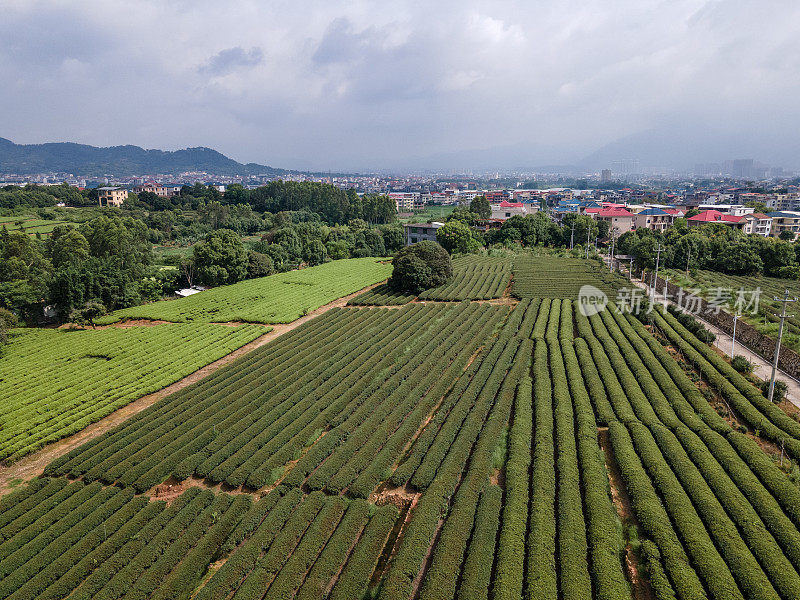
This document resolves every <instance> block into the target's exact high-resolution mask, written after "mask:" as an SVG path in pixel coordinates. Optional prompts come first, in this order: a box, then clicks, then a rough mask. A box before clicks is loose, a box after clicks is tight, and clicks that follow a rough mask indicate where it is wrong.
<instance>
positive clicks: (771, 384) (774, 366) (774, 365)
mask: <svg viewBox="0 0 800 600" xmlns="http://www.w3.org/2000/svg"><path fill="white" fill-rule="evenodd" d="M772 299H773V300H775V301H776V302H783V310H782V311H781V324H780V326H779V327H778V343H777V344H776V345H775V356H774V357H773V359H772V376H771V377H770V378H769V396H768V397H767V399H768V400H769V401H770V403H771V402H772V395H773V394H774V393H775V371H777V370H778V356H779V355H780V352H781V337H783V322H784V321H785V320H786V317H787V316H791V315H787V314H786V305H787V304H788V303H789V302H797V298H789V290H788V289H787V290H786V291H785V292H784V295H783V298H778V297H777V296H773V297H772Z"/></svg>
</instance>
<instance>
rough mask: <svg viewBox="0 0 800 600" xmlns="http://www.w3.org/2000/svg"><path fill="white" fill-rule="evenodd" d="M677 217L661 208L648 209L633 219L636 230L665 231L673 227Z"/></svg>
mask: <svg viewBox="0 0 800 600" xmlns="http://www.w3.org/2000/svg"><path fill="white" fill-rule="evenodd" d="M674 220H675V217H674V216H673V215H671V214H669V213H668V212H667V211H665V210H663V209H661V208H646V209H644V210H642V211H639V212H638V213H636V215H635V216H634V218H633V228H634V229H642V228H646V229H652V230H653V231H664V230H666V229H668V228H669V227H672V223H673V221H674Z"/></svg>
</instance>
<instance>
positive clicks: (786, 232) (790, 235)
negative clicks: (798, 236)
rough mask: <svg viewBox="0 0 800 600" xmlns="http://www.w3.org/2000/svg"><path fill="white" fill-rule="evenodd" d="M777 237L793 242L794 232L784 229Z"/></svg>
mask: <svg viewBox="0 0 800 600" xmlns="http://www.w3.org/2000/svg"><path fill="white" fill-rule="evenodd" d="M778 239H779V240H783V241H786V242H793V241H794V233H792V232H791V231H789V230H784V231H781V232H780V233H779V234H778Z"/></svg>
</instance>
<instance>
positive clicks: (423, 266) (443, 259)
mask: <svg viewBox="0 0 800 600" xmlns="http://www.w3.org/2000/svg"><path fill="white" fill-rule="evenodd" d="M392 265H393V266H394V272H393V273H392V276H391V277H390V278H389V286H390V287H391V288H392V289H394V290H402V291H407V292H412V293H419V292H421V291H422V290H425V289H428V288H432V287H436V286H438V285H442V284H444V283H446V282H447V280H448V279H450V277H451V276H452V275H453V265H452V263H451V261H450V255H449V254H448V253H447V250H445V249H444V248H442V247H441V246H440V245H439V244H437V243H436V242H429V241H424V242H419V243H417V244H412V245H411V246H408V247H406V248H403V249H402V250H400V252H398V253H397V256H395V258H394V260H393V261H392Z"/></svg>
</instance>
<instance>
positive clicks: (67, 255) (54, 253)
mask: <svg viewBox="0 0 800 600" xmlns="http://www.w3.org/2000/svg"><path fill="white" fill-rule="evenodd" d="M64 229H65V228H64V227H63V226H58V227H56V228H55V229H54V230H53V233H52V235H51V236H50V239H49V240H48V244H47V247H48V250H49V252H50V260H51V262H52V263H53V266H54V267H55V268H56V269H58V268H59V267H61V266H62V265H65V264H80V263H82V262H83V261H85V260H86V259H87V258H89V242H87V241H86V238H85V237H83V234H81V233H80V232H79V231H77V230H75V229H67V230H66V231H64Z"/></svg>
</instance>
